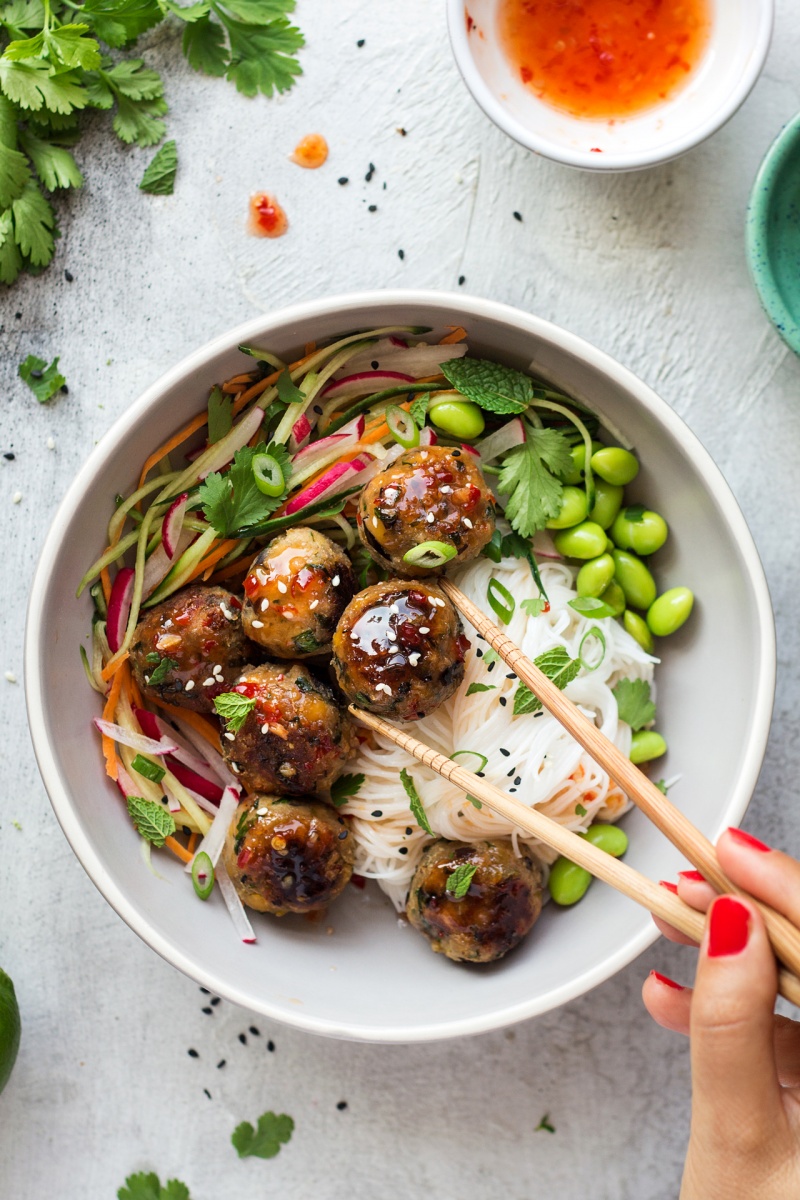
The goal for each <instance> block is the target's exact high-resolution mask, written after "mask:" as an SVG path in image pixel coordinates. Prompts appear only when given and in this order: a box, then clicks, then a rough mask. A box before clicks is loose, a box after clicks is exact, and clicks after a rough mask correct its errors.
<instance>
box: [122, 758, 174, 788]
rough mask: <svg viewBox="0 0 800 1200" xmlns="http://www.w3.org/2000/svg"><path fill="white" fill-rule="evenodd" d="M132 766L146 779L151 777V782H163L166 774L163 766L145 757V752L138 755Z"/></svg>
mask: <svg viewBox="0 0 800 1200" xmlns="http://www.w3.org/2000/svg"><path fill="white" fill-rule="evenodd" d="M131 768H132V769H133V770H134V771H138V773H139V774H140V775H142V776H144V778H145V779H149V780H150V782H151V783H161V780H162V779H163V778H164V776H165V775H166V771H165V770H164V768H163V767H161V766H159V765H158V763H155V762H153V761H152V759H149V758H145V757H144V755H143V754H137V755H136V757H135V758H134V760H133V762H132V763H131Z"/></svg>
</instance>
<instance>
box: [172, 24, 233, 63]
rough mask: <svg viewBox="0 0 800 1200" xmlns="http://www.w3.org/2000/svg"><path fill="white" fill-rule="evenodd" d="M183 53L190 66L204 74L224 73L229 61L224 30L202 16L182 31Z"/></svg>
mask: <svg viewBox="0 0 800 1200" xmlns="http://www.w3.org/2000/svg"><path fill="white" fill-rule="evenodd" d="M183 53H184V55H185V57H186V61H187V62H188V63H189V66H190V67H194V69H195V71H201V72H202V73H203V74H204V75H215V76H217V78H219V77H220V76H222V75H224V74H225V72H226V71H227V69H228V64H229V62H230V52H229V50H228V47H227V45H226V44H225V31H224V30H223V28H222V26H221V25H218V24H217V22H216V21H212V20H211V19H210V18H209V17H202V18H200V19H199V20H197V21H193V22H192V23H191V24H189V25H187V26H186V28H185V29H184V31H183Z"/></svg>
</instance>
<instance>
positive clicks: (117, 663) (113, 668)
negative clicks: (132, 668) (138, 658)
mask: <svg viewBox="0 0 800 1200" xmlns="http://www.w3.org/2000/svg"><path fill="white" fill-rule="evenodd" d="M127 660H128V651H127V650H126V651H125V653H124V654H123V655H122V656H121V657H120V658H117V659H115V660H114V661H112V662H107V663H106V665H105V666H104V667H103V669H102V671H101V672H100V678H101V679H111V677H112V675H116V674H117V673H118V671H119V670H120V668H121V667H122V666H123V665H124V664H125V663H126V662H127Z"/></svg>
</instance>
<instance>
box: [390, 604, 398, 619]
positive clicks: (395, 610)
mask: <svg viewBox="0 0 800 1200" xmlns="http://www.w3.org/2000/svg"><path fill="white" fill-rule="evenodd" d="M389 612H390V613H394V615H395V616H397V615H398V613H399V612H400V609H399V608H398V607H397V605H396V604H390V605H389Z"/></svg>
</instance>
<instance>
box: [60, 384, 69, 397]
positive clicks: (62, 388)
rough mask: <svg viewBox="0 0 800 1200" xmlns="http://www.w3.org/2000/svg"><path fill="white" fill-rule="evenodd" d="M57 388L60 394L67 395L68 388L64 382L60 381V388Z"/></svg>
mask: <svg viewBox="0 0 800 1200" xmlns="http://www.w3.org/2000/svg"><path fill="white" fill-rule="evenodd" d="M59 390H60V392H61V394H62V395H63V396H68V395H69V388H68V387H67V385H66V384H65V383H62V385H61V387H60V389H59Z"/></svg>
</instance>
